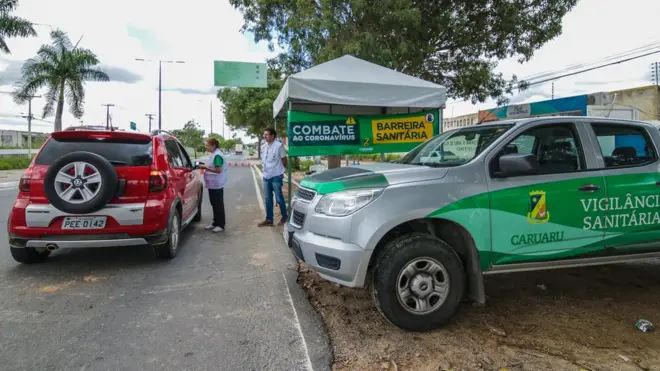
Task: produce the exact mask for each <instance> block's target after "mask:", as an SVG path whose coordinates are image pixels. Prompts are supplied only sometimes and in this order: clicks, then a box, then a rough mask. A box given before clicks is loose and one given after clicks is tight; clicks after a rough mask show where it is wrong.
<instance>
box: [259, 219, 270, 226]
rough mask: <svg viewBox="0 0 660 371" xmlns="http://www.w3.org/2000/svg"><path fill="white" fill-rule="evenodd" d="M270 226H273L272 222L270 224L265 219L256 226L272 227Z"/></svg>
mask: <svg viewBox="0 0 660 371" xmlns="http://www.w3.org/2000/svg"><path fill="white" fill-rule="evenodd" d="M272 225H273V222H271V221H270V220H268V219H266V220H264V221H263V222H261V223H259V224H257V227H270V226H272Z"/></svg>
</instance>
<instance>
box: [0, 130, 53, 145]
mask: <svg viewBox="0 0 660 371" xmlns="http://www.w3.org/2000/svg"><path fill="white" fill-rule="evenodd" d="M48 135H49V134H47V133H35V132H32V143H35V141H39V142H43V141H44V140H45V139H46V138H48ZM27 145H28V132H27V131H20V130H0V146H2V147H17V148H27ZM33 145H34V144H33Z"/></svg>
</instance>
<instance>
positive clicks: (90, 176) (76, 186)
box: [44, 151, 117, 214]
mask: <svg viewBox="0 0 660 371" xmlns="http://www.w3.org/2000/svg"><path fill="white" fill-rule="evenodd" d="M116 191H117V172H116V171H115V168H114V166H112V164H111V163H110V162H109V161H108V160H106V159H105V158H103V157H101V156H99V155H97V154H95V153H91V152H83V151H80V152H73V153H69V154H66V155H64V156H62V157H60V158H58V159H57V160H55V161H54V162H53V163H52V165H50V168H49V169H48V171H47V172H46V176H45V178H44V192H45V193H46V197H47V198H48V201H50V203H51V204H52V205H53V206H55V207H56V208H57V209H59V210H61V211H63V212H65V213H69V214H88V213H93V212H96V211H98V210H101V209H102V208H103V207H104V206H105V205H106V204H107V203H108V202H110V200H111V199H112V198H113V197H114V195H115V192H116Z"/></svg>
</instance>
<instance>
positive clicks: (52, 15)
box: [0, 0, 272, 132]
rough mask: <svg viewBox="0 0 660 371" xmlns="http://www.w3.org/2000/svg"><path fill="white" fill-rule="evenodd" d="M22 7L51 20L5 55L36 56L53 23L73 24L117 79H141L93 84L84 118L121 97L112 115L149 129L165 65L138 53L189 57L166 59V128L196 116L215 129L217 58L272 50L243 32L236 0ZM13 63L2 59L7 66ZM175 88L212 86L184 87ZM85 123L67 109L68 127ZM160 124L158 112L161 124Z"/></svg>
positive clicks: (27, 3) (100, 115)
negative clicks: (233, 0) (231, 0)
mask: <svg viewBox="0 0 660 371" xmlns="http://www.w3.org/2000/svg"><path fill="white" fill-rule="evenodd" d="M16 14H17V15H20V16H22V17H25V18H27V19H30V20H31V21H33V22H35V23H39V24H43V26H38V32H39V37H36V38H31V39H12V40H10V41H9V46H10V48H11V50H12V54H11V55H8V56H7V55H6V56H3V58H4V59H9V60H12V61H22V60H25V59H27V58H30V57H33V56H34V55H35V53H36V51H37V49H38V48H39V46H40V45H42V44H45V43H49V36H48V33H49V32H50V27H49V26H48V25H50V26H52V27H59V28H61V29H63V30H65V31H67V32H68V33H69V36H70V38H71V40H72V41H73V42H74V43H75V42H77V41H78V40H79V39H80V38H81V37H82V39H81V42H80V45H81V46H82V47H85V48H88V49H91V50H92V51H94V52H95V53H96V54H97V55H98V57H99V59H100V60H101V62H102V64H103V66H102V68H104V69H106V71H107V72H108V73H110V74H111V75H114V76H119V75H121V76H122V78H118V77H117V79H119V80H122V81H131V80H135V77H136V76H135V75H137V76H139V77H140V78H141V81H139V82H137V83H134V84H126V83H121V82H117V81H115V82H110V83H88V84H87V87H88V88H87V90H86V105H85V116H84V117H83V118H82V121H83V123H84V124H101V123H105V117H106V108H105V107H103V106H102V104H105V103H114V104H115V107H112V108H111V114H112V118H113V123H114V124H115V125H118V126H120V127H124V128H128V125H129V122H130V121H135V122H136V123H137V124H138V129H139V130H141V131H146V130H147V126H148V119H147V117H145V114H146V113H153V114H157V112H158V92H157V88H158V64H157V63H145V62H138V61H135V58H143V59H151V60H158V59H163V60H183V61H185V62H186V63H185V64H163V66H162V71H163V73H162V86H163V93H162V114H163V118H162V120H163V128H164V129H176V128H180V127H181V126H183V124H184V123H185V122H186V121H187V120H189V119H191V118H195V119H196V120H197V121H199V122H200V123H201V124H202V127H203V128H204V129H205V130H207V131H209V130H210V120H209V115H210V112H209V101H211V100H214V98H215V94H214V93H213V91H214V90H215V89H214V87H213V60H236V61H250V62H261V61H264V60H265V59H266V58H267V57H269V56H271V55H272V53H270V52H268V49H267V47H266V45H265V44H264V43H260V44H259V45H255V44H254V42H252V40H251V39H250V38H249V36H246V35H243V34H241V33H240V27H241V26H242V24H243V19H242V17H241V14H240V13H239V12H238V11H236V10H234V9H233V8H232V7H231V6H230V5H229V2H228V1H221V0H189V1H186V2H185V3H181V2H163V1H156V0H140V1H134V0H132V1H129V0H116V1H114V2H111V3H107V4H106V3H103V4H100V3H99V2H97V1H88V0H87V1H85V0H59V1H56V2H53V1H47V0H21V2H20V4H19V9H18V11H17V12H16ZM8 65H9V63H7V62H6V61H5V62H3V61H2V60H0V73H2V72H3V71H2V69H4V68H6V67H8ZM174 89H177V90H182V91H185V92H193V91H199V92H208V93H206V94H182V93H181V92H180V91H174ZM10 90H11V86H9V85H5V86H0V91H10ZM200 101H201V102H200ZM42 107H43V100H40V99H35V100H34V102H33V109H34V110H35V111H37V113H40V111H41V108H42ZM213 109H214V112H213V124H214V125H213V126H214V131H216V132H219V131H220V129H219V128H220V124H221V120H222V119H221V116H222V114H221V106H220V102H219V101H218V100H217V99H215V100H214V102H213ZM23 111H27V107H17V106H16V105H14V104H13V102H12V101H11V97H10V96H9V95H6V94H0V113H4V114H18V113H20V112H23ZM5 119H6V118H2V120H5ZM51 119H52V118H51ZM78 123H79V122H78V120H75V119H74V118H73V117H72V116H71V115H70V114H69V113H68V112H67V113H65V116H64V126H67V125H72V124H73V125H75V124H78ZM157 123H158V120H157V118H156V119H155V120H154V121H153V125H155V126H157ZM26 125H27V124H26ZM51 130H52V129H51Z"/></svg>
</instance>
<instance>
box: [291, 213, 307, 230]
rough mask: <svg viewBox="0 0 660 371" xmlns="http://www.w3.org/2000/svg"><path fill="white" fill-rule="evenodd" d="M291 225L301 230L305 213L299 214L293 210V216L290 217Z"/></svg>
mask: <svg viewBox="0 0 660 371" xmlns="http://www.w3.org/2000/svg"><path fill="white" fill-rule="evenodd" d="M291 224H292V225H293V226H294V227H298V228H302V226H303V225H304V224H305V213H301V212H300V211H298V210H293V214H292V215H291Z"/></svg>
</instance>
